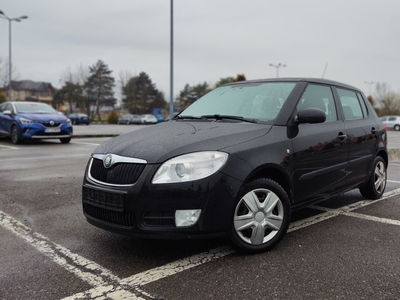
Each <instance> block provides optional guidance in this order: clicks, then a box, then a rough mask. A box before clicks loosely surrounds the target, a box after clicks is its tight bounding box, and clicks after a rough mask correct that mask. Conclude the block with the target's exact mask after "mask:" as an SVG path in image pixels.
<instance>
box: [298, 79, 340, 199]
mask: <svg viewBox="0 0 400 300" xmlns="http://www.w3.org/2000/svg"><path fill="white" fill-rule="evenodd" d="M308 107H316V108H320V109H321V110H323V111H324V112H325V114H326V121H325V122H324V123H319V124H299V125H298V126H297V128H296V130H297V133H296V134H295V135H294V137H293V138H292V143H293V149H294V162H295V171H294V173H293V176H294V178H293V179H294V195H295V202H297V203H300V202H307V201H309V200H316V199H324V198H326V197H327V196H329V195H330V194H331V193H333V192H335V191H337V190H340V189H341V188H343V187H344V185H345V178H346V163H347V148H346V145H345V143H344V141H345V137H346V128H345V126H344V123H343V121H342V120H340V119H339V118H338V114H337V109H336V105H335V101H334V97H333V92H332V89H331V87H330V86H328V85H318V84H309V85H308V86H307V88H306V90H305V92H304V93H303V95H302V97H301V99H300V100H299V103H298V105H297V111H299V110H301V109H303V108H308Z"/></svg>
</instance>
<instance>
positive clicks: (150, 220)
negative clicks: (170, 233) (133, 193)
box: [143, 210, 175, 227]
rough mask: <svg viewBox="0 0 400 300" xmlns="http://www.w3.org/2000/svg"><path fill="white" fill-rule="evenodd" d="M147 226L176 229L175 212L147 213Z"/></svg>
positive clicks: (144, 221)
mask: <svg viewBox="0 0 400 300" xmlns="http://www.w3.org/2000/svg"><path fill="white" fill-rule="evenodd" d="M143 224H144V225H145V226H163V227H175V211H172V210H170V211H146V212H145V213H144V214H143Z"/></svg>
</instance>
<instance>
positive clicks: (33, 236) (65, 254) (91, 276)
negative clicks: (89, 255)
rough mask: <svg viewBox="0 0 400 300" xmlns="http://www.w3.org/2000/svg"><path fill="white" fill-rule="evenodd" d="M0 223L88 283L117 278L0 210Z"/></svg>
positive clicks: (101, 282) (94, 283) (95, 283)
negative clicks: (32, 230)
mask: <svg viewBox="0 0 400 300" xmlns="http://www.w3.org/2000/svg"><path fill="white" fill-rule="evenodd" d="M0 225H2V226H3V227H4V228H6V229H8V230H9V231H11V232H12V233H14V234H15V235H17V236H18V237H20V238H22V239H23V240H25V241H26V242H27V243H28V244H30V245H32V246H33V247H34V248H36V249H37V250H38V251H39V252H41V253H42V254H44V255H46V256H47V257H49V258H50V259H51V260H53V261H54V262H55V263H57V264H58V265H60V266H61V267H63V268H64V269H66V270H68V271H70V272H71V273H73V274H75V275H76V276H77V277H79V278H80V279H81V280H83V281H85V282H86V283H88V284H90V285H102V284H105V283H107V282H112V281H118V280H119V278H118V277H117V276H115V275H113V274H112V273H111V271H109V270H107V269H105V268H103V267H102V266H100V265H99V264H97V263H95V262H93V261H90V260H88V259H86V258H84V257H81V256H79V255H77V254H75V253H72V252H71V251H70V250H68V249H67V248H65V247H63V246H61V245H58V244H56V243H54V242H52V241H50V240H49V239H48V238H47V237H45V236H43V235H41V234H39V233H37V232H34V233H32V232H31V229H30V228H29V227H27V226H25V225H24V224H22V223H21V222H19V221H17V220H15V219H14V218H12V217H11V216H9V215H8V214H6V213H4V212H2V211H0ZM96 274H97V275H96Z"/></svg>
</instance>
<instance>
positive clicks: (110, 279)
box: [0, 124, 400, 300]
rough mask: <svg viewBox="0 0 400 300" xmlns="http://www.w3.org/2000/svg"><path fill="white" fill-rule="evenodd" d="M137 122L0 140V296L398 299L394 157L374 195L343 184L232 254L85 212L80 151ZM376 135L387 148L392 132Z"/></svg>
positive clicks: (84, 157)
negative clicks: (109, 225) (260, 248)
mask: <svg viewBox="0 0 400 300" xmlns="http://www.w3.org/2000/svg"><path fill="white" fill-rule="evenodd" d="M149 126H153V125H149ZM155 126H158V125H155ZM144 127H145V126H138V125H129V126H127V125H107V124H99V125H97V124H93V125H89V126H85V125H80V126H74V131H75V138H73V139H72V141H71V143H69V144H61V143H60V142H59V141H57V140H43V141H32V142H29V143H25V144H21V145H14V144H12V143H11V141H10V140H9V139H0V161H1V164H0V253H1V255H0V299H7V300H9V299H64V300H79V299H96V300H105V299H115V300H119V299H132V300H150V299H151V300H155V299H157V300H161V299H170V300H180V299H182V300H183V299H185V300H186V299H191V300H204V299H218V300H220V299H235V300H236V299H277V300H281V299H282V300H287V299H307V300H308V299H329V300H331V299H332V300H334V299H335V300H337V299H400V260H399V255H398V253H399V245H400V230H399V229H400V162H399V161H393V160H392V161H391V162H390V165H389V168H388V182H387V187H386V191H385V194H384V197H382V198H381V199H379V200H377V201H372V200H368V199H364V198H363V197H362V196H361V195H360V193H359V192H358V190H354V191H351V192H348V193H345V194H342V195H338V196H336V197H334V198H332V199H330V200H327V201H324V202H320V203H318V204H316V205H313V206H310V207H307V208H305V209H302V210H300V211H297V212H295V213H293V215H292V222H291V225H290V229H289V232H288V234H287V235H286V236H285V238H284V239H283V241H282V242H281V243H280V244H279V245H277V247H276V248H274V249H273V250H272V251H269V252H266V253H261V254H258V255H244V254H241V253H239V252H236V251H235V250H234V249H232V248H231V247H230V245H229V243H228V242H227V241H226V240H225V239H206V240H183V241H169V240H140V239H134V238H131V237H125V236H121V235H117V234H114V233H111V232H106V231H103V230H101V229H99V228H97V227H94V226H91V225H90V224H88V223H87V222H86V220H85V218H84V216H83V213H82V204H81V201H82V200H81V189H82V178H83V174H84V170H85V166H86V163H87V161H88V158H89V156H90V153H91V152H92V151H93V150H94V149H95V148H96V147H97V146H98V145H99V144H101V143H102V142H104V141H106V140H108V139H109V137H112V136H117V135H120V134H123V133H126V132H130V131H134V130H141V129H142V128H144ZM84 136H92V137H90V138H84ZM388 136H389V148H390V150H392V149H399V148H400V147H399V146H398V144H399V142H400V141H399V138H400V132H389V133H388ZM393 147H397V148H393Z"/></svg>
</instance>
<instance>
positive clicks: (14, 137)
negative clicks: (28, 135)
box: [11, 125, 23, 144]
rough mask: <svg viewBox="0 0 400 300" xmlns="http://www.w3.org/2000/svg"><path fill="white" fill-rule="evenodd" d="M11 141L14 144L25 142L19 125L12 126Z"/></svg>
mask: <svg viewBox="0 0 400 300" xmlns="http://www.w3.org/2000/svg"><path fill="white" fill-rule="evenodd" d="M11 141H12V143H13V144H21V143H22V142H23V139H22V137H21V132H20V130H19V128H18V126H17V125H13V126H12V127H11Z"/></svg>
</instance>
